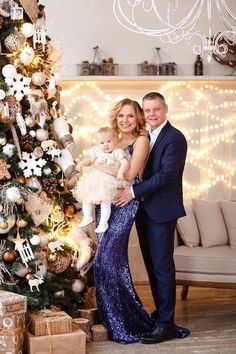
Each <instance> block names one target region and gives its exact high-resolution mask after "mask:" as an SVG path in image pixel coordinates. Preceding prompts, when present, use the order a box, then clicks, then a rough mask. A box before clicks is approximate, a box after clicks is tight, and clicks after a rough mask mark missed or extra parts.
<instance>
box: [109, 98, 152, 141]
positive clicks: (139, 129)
mask: <svg viewBox="0 0 236 354" xmlns="http://www.w3.org/2000/svg"><path fill="white" fill-rule="evenodd" d="M126 105H129V106H132V107H133V109H134V111H135V114H136V116H137V126H136V128H135V130H134V132H133V135H134V136H135V137H138V136H140V135H145V136H147V135H148V133H147V131H146V129H145V118H144V114H143V110H142V108H141V106H140V104H139V103H138V102H137V101H133V100H131V99H130V98H124V99H123V100H121V101H119V102H117V103H116V104H115V106H114V107H113V108H112V110H111V115H110V122H111V127H112V129H113V130H114V131H115V132H116V133H117V136H118V135H119V133H120V130H119V129H118V126H117V117H118V114H119V112H120V110H121V109H122V107H124V106H126Z"/></svg>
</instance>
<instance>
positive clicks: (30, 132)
mask: <svg viewBox="0 0 236 354" xmlns="http://www.w3.org/2000/svg"><path fill="white" fill-rule="evenodd" d="M29 135H30V136H32V137H33V138H35V137H36V131H35V130H30V131H29Z"/></svg>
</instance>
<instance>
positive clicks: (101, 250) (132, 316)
mask: <svg viewBox="0 0 236 354" xmlns="http://www.w3.org/2000/svg"><path fill="white" fill-rule="evenodd" d="M128 148H129V152H130V153H132V148H133V146H132V145H131V146H129V147H128ZM138 203H139V202H138V201H137V200H135V199H133V200H132V201H131V202H130V203H128V204H127V205H126V206H124V207H116V206H114V205H113V206H112V212H111V217H110V219H109V228H108V230H107V231H106V232H105V233H103V234H98V248H97V253H96V256H95V260H94V265H93V269H94V281H95V287H96V298H97V306H98V311H99V317H100V320H101V322H102V323H103V324H104V326H105V327H106V328H107V330H108V334H109V338H110V339H111V340H113V341H116V342H118V343H134V342H137V341H139V340H140V337H141V335H142V334H144V333H147V332H150V331H152V329H153V327H154V320H153V319H152V318H151V316H150V315H149V314H148V313H147V312H146V311H145V310H144V308H143V306H142V303H141V301H140V300H139V298H138V295H137V293H136V291H135V289H134V286H133V283H132V279H131V274H130V270H129V264H128V240H129V235H130V231H131V227H132V225H133V223H134V219H135V216H136V212H137V209H138ZM96 218H97V222H99V218H100V210H99V208H97V213H96ZM179 329H181V327H180V328H179ZM176 336H178V335H176Z"/></svg>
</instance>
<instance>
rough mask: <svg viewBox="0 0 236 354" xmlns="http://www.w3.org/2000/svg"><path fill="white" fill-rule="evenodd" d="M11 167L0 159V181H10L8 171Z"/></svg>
mask: <svg viewBox="0 0 236 354" xmlns="http://www.w3.org/2000/svg"><path fill="white" fill-rule="evenodd" d="M10 167H11V165H10V164H8V163H7V161H6V160H2V159H0V180H2V179H10V178H11V175H10V173H9V171H8V168H10Z"/></svg>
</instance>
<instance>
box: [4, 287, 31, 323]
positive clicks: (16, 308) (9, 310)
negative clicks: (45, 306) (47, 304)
mask: <svg viewBox="0 0 236 354" xmlns="http://www.w3.org/2000/svg"><path fill="white" fill-rule="evenodd" d="M26 309H27V298H26V296H23V295H19V294H15V293H11V292H10V291H4V290H0V316H1V317H2V316H7V315H13V314H17V313H25V312H26Z"/></svg>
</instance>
